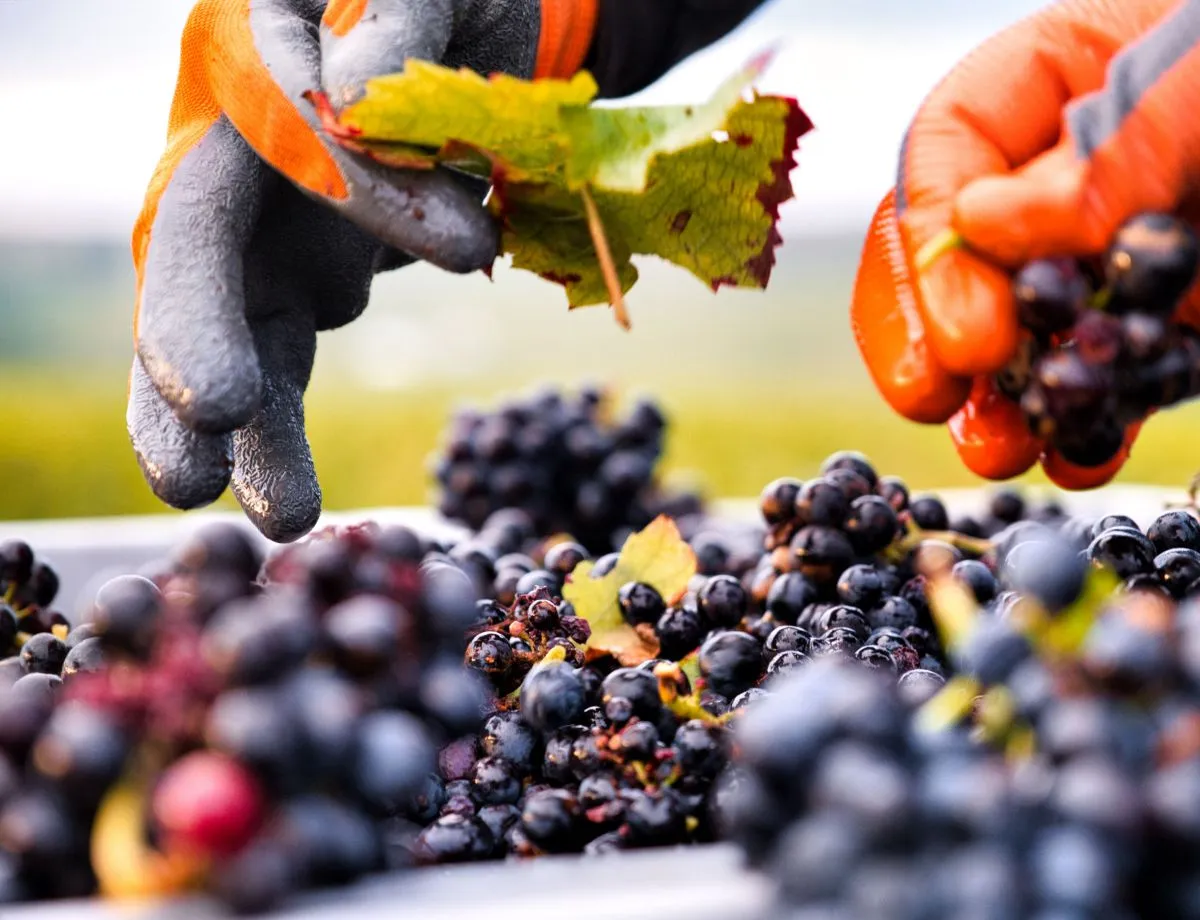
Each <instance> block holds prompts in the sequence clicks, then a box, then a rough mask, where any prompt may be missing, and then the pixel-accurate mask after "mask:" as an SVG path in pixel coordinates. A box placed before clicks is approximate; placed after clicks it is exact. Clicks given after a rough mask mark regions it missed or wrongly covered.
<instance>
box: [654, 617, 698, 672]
mask: <svg viewBox="0 0 1200 920" xmlns="http://www.w3.org/2000/svg"><path fill="white" fill-rule="evenodd" d="M707 631H708V629H707V626H706V624H705V623H704V622H703V621H702V619H701V617H700V614H699V612H697V611H696V610H695V608H692V607H672V608H670V609H669V610H667V612H666V613H664V614H663V615H662V616H661V617H659V618H658V622H657V623H655V624H654V634H655V635H656V636H657V637H658V643H659V654H661V655H662V656H663V657H664V658H667V659H669V660H671V661H679V660H680V659H681V658H684V657H685V656H686V655H687V654H688V653H689V652H691V651H693V650H694V649H695V648H696V646H698V645H699V644H700V640H701V639H703V638H704V634H705V633H706V632H707Z"/></svg>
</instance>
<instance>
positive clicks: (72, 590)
mask: <svg viewBox="0 0 1200 920" xmlns="http://www.w3.org/2000/svg"><path fill="white" fill-rule="evenodd" d="M1030 491H1031V493H1032V492H1033V490H1030ZM938 494H939V495H940V496H941V497H942V498H943V500H944V501H945V502H946V504H947V506H948V508H949V509H950V510H951V511H952V512H968V513H969V512H975V511H977V510H979V509H980V508H981V507H982V506H983V504H984V503H985V502H986V496H987V493H986V491H982V490H941V491H939V492H938ZM1037 497H1038V498H1042V499H1045V498H1049V497H1053V498H1055V499H1056V500H1058V501H1059V502H1060V503H1061V504H1062V505H1063V506H1064V507H1065V508H1066V510H1067V511H1068V512H1069V513H1072V514H1080V515H1086V516H1093V517H1098V516H1100V515H1102V514H1106V513H1121V514H1127V515H1129V516H1130V517H1132V518H1134V519H1135V520H1136V521H1137V522H1138V523H1139V524H1141V525H1142V526H1145V525H1147V524H1149V522H1150V521H1152V520H1153V519H1154V518H1155V517H1156V516H1157V515H1158V514H1160V513H1161V512H1162V511H1163V510H1164V508H1165V507H1166V506H1168V505H1171V504H1179V503H1182V502H1183V501H1185V499H1186V495H1185V494H1184V493H1183V492H1182V491H1180V490H1170V489H1162V488H1157V487H1151V486H1125V485H1122V486H1109V487H1107V488H1104V489H1100V490H1096V491H1093V492H1088V493H1062V492H1057V491H1042V490H1037ZM756 507H757V502H755V501H753V500H749V499H743V500H728V501H721V502H716V503H714V504H713V506H712V508H711V512H712V514H713V516H714V517H715V518H716V519H718V520H721V521H726V522H729V523H730V524H732V525H734V526H739V525H740V526H745V525H752V524H753V523H754V522H755V520H756V517H757V511H756ZM216 520H228V521H234V522H238V523H240V524H242V525H243V526H246V527H247V532H252V531H251V529H250V528H249V527H248V525H245V522H244V519H243V518H241V517H240V516H239V515H237V514H215V513H193V514H189V515H172V516H166V515H164V516H154V517H132V518H108V519H89V520H61V521H7V522H0V541H2V540H6V539H10V538H20V539H23V540H25V541H27V542H28V543H30V544H31V545H32V546H33V548H34V550H35V551H36V552H37V553H38V556H39V558H45V559H46V560H48V561H50V562H51V563H52V564H53V565H54V567H55V569H56V570H57V571H58V573H59V575H60V578H61V588H60V594H59V598H60V600H59V603H58V605H57V606H58V607H59V609H61V610H62V612H63V613H64V614H66V616H68V617H69V618H71V619H72V620H75V619H77V618H78V615H79V613H80V612H81V610H82V609H86V605H87V604H88V603H89V602H90V600H91V597H92V594H93V593H94V591H95V589H96V588H97V587H98V586H99V585H100V584H101V583H103V581H105V580H107V579H108V578H109V577H111V576H113V575H116V574H122V573H129V572H133V571H137V570H138V569H139V568H141V567H142V566H143V565H146V564H148V563H150V562H153V561H154V560H157V559H161V558H162V557H163V556H164V555H166V554H167V553H169V552H170V550H171V549H172V548H173V547H174V546H175V545H177V544H178V543H179V542H181V541H182V540H183V539H184V538H185V537H186V536H187V534H189V533H190V532H191V531H193V530H195V529H196V528H198V527H200V526H203V525H204V524H207V523H210V522H212V521H216ZM367 520H374V521H378V522H380V523H385V522H387V523H398V524H399V523H403V524H407V525H409V526H412V527H414V528H416V529H419V530H421V531H422V532H424V533H427V534H430V535H437V534H445V535H447V536H450V535H454V534H455V533H458V532H460V531H459V528H457V527H456V526H455V525H454V524H451V523H449V522H447V521H445V520H444V519H441V518H439V517H438V516H437V515H436V514H434V513H433V512H431V511H430V510H428V509H425V508H384V509H363V510H360V511H351V512H338V513H329V514H326V515H324V516H323V518H322V520H321V522H320V524H319V525H318V526H319V527H324V526H329V525H334V524H348V523H357V522H361V521H367ZM264 542H265V541H264ZM770 904H771V889H770V885H769V884H768V883H767V882H766V881H765V880H764V879H762V878H761V877H759V876H758V875H757V874H755V873H753V872H750V871H748V870H746V869H745V868H743V866H742V864H741V860H740V854H739V853H738V852H737V850H736V849H735V848H734V847H732V846H730V845H726V844H717V845H705V846H693V847H677V848H662V849H647V850H637V851H629V852H624V853H616V854H612V855H607V856H603V857H597V858H589V859H581V858H579V857H574V856H557V857H546V858H542V859H537V860H529V861H520V862H492V863H478V864H474V865H465V866H453V867H446V868H426V869H414V870H411V871H407V872H400V873H393V874H387V875H379V876H374V877H372V878H370V879H367V880H366V881H363V882H360V883H358V884H356V885H353V886H350V887H346V888H337V889H326V890H323V891H318V892H313V893H309V894H305V895H300V896H297V897H296V898H294V899H292V900H291V901H290V902H288V904H287V905H286V906H285V907H284V908H283V909H281V910H280V911H277V912H276V913H274V914H272V916H278V917H287V918H296V920H299V918H313V920H318V918H320V920H324V918H330V920H333V918H341V917H345V916H348V915H350V913H351V912H353V916H354V917H356V918H357V920H375V918H385V917H394V916H398V915H401V914H400V912H403V914H404V915H407V916H411V917H415V918H421V920H426V918H429V920H433V918H439V917H447V918H448V917H480V916H483V917H488V918H489V920H508V918H510V917H511V918H520V920H536V918H538V917H541V916H552V915H556V914H558V915H565V916H567V917H569V918H570V920H589V918H612V920H642V918H645V920H651V918H653V920H661V918H663V917H666V916H679V917H688V918H689V920H708V918H712V920H743V918H744V920H758V918H761V917H762V916H763V915H764V912H765V911H768V910H769V907H770ZM223 915H224V913H223V911H222V909H221V908H220V907H219V906H218V905H215V904H213V903H212V902H210V901H208V900H207V899H203V898H196V897H188V898H182V899H178V900H174V901H168V902H146V903H143V904H128V903H116V902H103V901H99V900H97V901H84V902H79V901H71V902H65V901H57V902H43V903H34V904H28V905H23V906H16V907H13V906H9V907H6V908H5V909H4V911H3V914H2V916H3V920H60V918H61V920H107V918H114V920H116V918H129V917H139V916H141V917H155V918H158V917H161V918H164V920H191V918H203V917H219V916H223Z"/></svg>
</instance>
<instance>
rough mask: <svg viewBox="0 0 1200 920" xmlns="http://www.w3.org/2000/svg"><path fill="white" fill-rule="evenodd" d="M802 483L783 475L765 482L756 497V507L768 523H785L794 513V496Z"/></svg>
mask: <svg viewBox="0 0 1200 920" xmlns="http://www.w3.org/2000/svg"><path fill="white" fill-rule="evenodd" d="M803 485H804V483H802V482H801V481H800V480H799V479H793V478H792V477H790V476H785V477H783V478H782V479H776V480H774V481H773V482H769V483H767V485H766V486H765V487H763V490H762V494H761V495H760V496H759V499H758V508H759V511H760V512H761V513H762V516H763V520H764V521H766V522H767V523H768V524H785V523H787V522H788V521H790V520H792V519H793V518H794V517H795V515H796V496H797V495H798V494H799V492H800V489H801V487H802V486H803Z"/></svg>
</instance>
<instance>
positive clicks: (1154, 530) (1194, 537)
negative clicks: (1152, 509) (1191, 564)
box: [1146, 511, 1200, 553]
mask: <svg viewBox="0 0 1200 920" xmlns="http://www.w3.org/2000/svg"><path fill="white" fill-rule="evenodd" d="M1146 536H1147V537H1149V538H1150V542H1151V543H1153V544H1154V549H1155V550H1156V551H1157V552H1160V553H1165V552H1166V551H1167V550H1169V549H1194V550H1200V521H1197V520H1196V517H1195V515H1193V514H1191V513H1189V512H1187V511H1167V512H1165V513H1163V514H1160V515H1159V516H1158V517H1157V518H1155V520H1154V523H1152V524H1151V525H1150V526H1149V528H1147V530H1146Z"/></svg>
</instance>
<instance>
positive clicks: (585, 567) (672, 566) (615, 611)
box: [563, 516, 696, 665]
mask: <svg viewBox="0 0 1200 920" xmlns="http://www.w3.org/2000/svg"><path fill="white" fill-rule="evenodd" d="M592 566H593V563H591V562H581V563H579V565H577V566H576V567H575V570H574V571H573V572H572V573H571V575H570V577H569V578H568V579H567V583H566V585H564V586H563V597H564V598H565V599H566V600H568V601H570V602H571V604H572V606H574V608H575V613H576V615H577V616H581V617H583V618H584V619H585V620H587V621H588V623H589V624H590V625H591V627H592V635H591V638H590V639H588V644H587V647H588V649H590V650H592V651H595V652H601V653H608V654H611V655H613V656H615V657H616V658H617V660H618V661H620V662H621V663H622V664H625V665H632V664H637V663H639V662H641V661H646V660H648V659H650V658H652V657H654V656H655V655H656V654H658V647H657V643H656V642H654V640H653V633H650V634H649V635H647V634H646V632H647V631H645V630H643V631H642V632H638V631H637V630H635V629H634V628H633V627H631V626H630V625H629V624H628V623H626V622H625V620H624V619H623V618H622V616H621V607H620V604H619V603H618V601H617V594H618V592H619V591H620V590H621V586H622V585H624V584H625V583H626V582H630V581H640V582H643V583H645V584H648V585H650V586H651V587H653V588H654V589H655V590H656V591H658V593H659V594H661V595H662V597H663V600H665V601H666V602H667V603H668V604H670V603H673V602H674V601H676V600H678V599H679V597H680V596H681V595H682V594H683V592H684V591H685V590H686V588H687V584H688V581H689V580H690V579H691V577H692V576H693V575H694V574H696V555H695V553H693V552H692V548H691V547H690V546H688V544H687V541H686V540H684V539H683V537H682V536H680V534H679V528H678V527H676V526H675V522H674V521H672V520H671V519H670V518H669V517H665V516H660V517H657V518H655V519H654V520H653V521H651V522H650V524H649V525H648V526H647V527H646V528H645V529H644V530H641V531H639V532H638V533H635V534H631V535H630V536H629V538H628V539H627V540H626V541H625V545H624V546H622V547H621V553H620V556H619V557H618V558H617V564H616V565H615V566H613V568H612V570H611V571H610V572H609V573H608V574H607V575H605V576H604V577H603V578H592V577H591V571H592Z"/></svg>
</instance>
